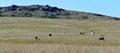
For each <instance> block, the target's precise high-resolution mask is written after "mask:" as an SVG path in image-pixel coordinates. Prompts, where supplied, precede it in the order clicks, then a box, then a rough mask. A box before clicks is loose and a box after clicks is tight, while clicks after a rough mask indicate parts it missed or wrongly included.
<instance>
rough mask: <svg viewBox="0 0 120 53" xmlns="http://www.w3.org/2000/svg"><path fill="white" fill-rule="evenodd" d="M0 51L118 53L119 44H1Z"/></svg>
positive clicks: (3, 52)
mask: <svg viewBox="0 0 120 53" xmlns="http://www.w3.org/2000/svg"><path fill="white" fill-rule="evenodd" d="M0 46H1V47H0V53H119V52H120V46H119V47H116V46H112V47H111V46H110V47H108V46H101V47H100V46H77V45H59V44H17V45H16V44H1V45H0Z"/></svg>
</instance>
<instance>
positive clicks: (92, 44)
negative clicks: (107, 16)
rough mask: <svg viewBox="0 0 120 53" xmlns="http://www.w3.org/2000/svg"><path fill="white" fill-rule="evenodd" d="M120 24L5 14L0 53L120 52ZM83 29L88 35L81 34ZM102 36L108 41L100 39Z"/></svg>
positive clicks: (109, 21)
mask: <svg viewBox="0 0 120 53" xmlns="http://www.w3.org/2000/svg"><path fill="white" fill-rule="evenodd" d="M119 24H120V21H115V20H70V19H43V18H20V17H19V18H11V17H4V18H0V53H96V52H97V53H119V52H120V35H119V34H120V33H119V32H120V27H119V26H120V25H119ZM91 30H92V31H94V32H95V34H94V35H91V34H90V31H91ZM81 31H85V32H87V34H84V35H80V33H79V32H81ZM49 33H51V34H52V36H51V37H50V36H48V34H49ZM100 35H104V37H105V41H100V40H99V37H101V36H100ZM35 36H38V37H39V38H40V40H35V39H34V37H35ZM11 48H12V49H11Z"/></svg>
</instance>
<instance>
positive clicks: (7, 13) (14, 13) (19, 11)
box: [0, 5, 120, 20]
mask: <svg viewBox="0 0 120 53" xmlns="http://www.w3.org/2000/svg"><path fill="white" fill-rule="evenodd" d="M0 17H42V18H58V19H80V20H83V19H101V20H108V19H110V20H120V18H117V17H111V16H106V15H101V14H95V13H88V12H77V11H70V10H65V9H61V8H57V7H51V6H49V5H30V6H17V5H12V6H7V7H0Z"/></svg>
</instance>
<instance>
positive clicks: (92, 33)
mask: <svg viewBox="0 0 120 53" xmlns="http://www.w3.org/2000/svg"><path fill="white" fill-rule="evenodd" d="M84 34H87V32H80V35H84ZM90 34H91V35H94V34H95V32H92V31H91V32H90ZM48 36H52V34H48ZM35 39H36V40H40V39H39V38H38V36H36V37H35ZM99 40H104V36H103V35H101V37H99Z"/></svg>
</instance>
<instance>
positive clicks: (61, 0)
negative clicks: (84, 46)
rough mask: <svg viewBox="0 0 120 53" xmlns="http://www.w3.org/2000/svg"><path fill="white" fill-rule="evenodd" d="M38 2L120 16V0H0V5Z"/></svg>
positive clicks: (33, 3) (68, 8)
mask: <svg viewBox="0 0 120 53" xmlns="http://www.w3.org/2000/svg"><path fill="white" fill-rule="evenodd" d="M36 4H39V5H50V6H53V7H58V8H63V9H67V10H74V11H82V12H91V13H97V14H103V15H109V16H113V17H120V0H0V7H3V6H10V5H36Z"/></svg>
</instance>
